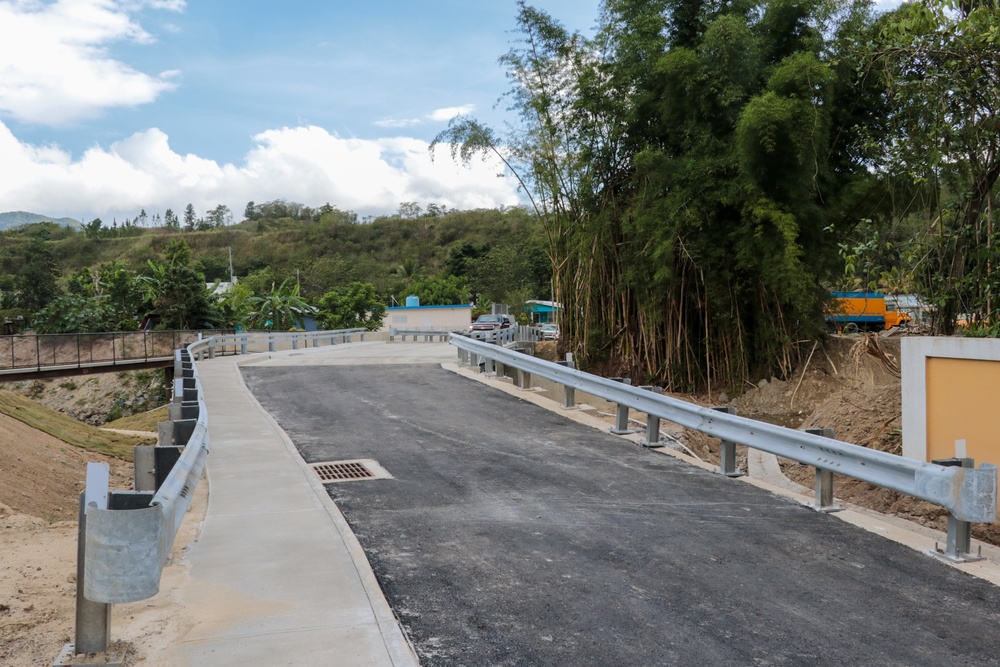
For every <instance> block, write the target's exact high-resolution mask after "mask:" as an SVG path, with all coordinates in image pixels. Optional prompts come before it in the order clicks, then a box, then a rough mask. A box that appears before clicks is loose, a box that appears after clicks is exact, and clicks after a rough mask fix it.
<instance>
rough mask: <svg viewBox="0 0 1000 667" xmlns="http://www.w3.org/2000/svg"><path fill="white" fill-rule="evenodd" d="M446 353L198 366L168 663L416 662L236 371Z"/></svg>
mask: <svg viewBox="0 0 1000 667" xmlns="http://www.w3.org/2000/svg"><path fill="white" fill-rule="evenodd" d="M366 348H368V349H366ZM453 356H454V350H453V349H452V348H451V346H448V345H412V346H391V347H390V346H387V345H385V344H384V343H357V344H349V345H337V346H331V347H326V348H319V349H314V350H310V351H308V353H303V352H296V351H288V352H277V353H268V354H256V355H248V356H237V357H219V358H216V359H214V360H210V361H202V362H199V363H198V373H199V376H200V377H201V382H202V386H203V388H204V390H205V396H206V401H207V405H208V420H209V433H210V443H211V451H210V454H209V457H208V464H207V476H208V486H209V502H208V511H207V515H206V518H205V522H204V527H203V530H202V533H201V536H200V537H199V539H198V541H197V542H195V543H194V544H193V545H192V547H191V549H190V551H189V552H188V554H187V556H186V559H185V560H186V563H187V566H188V572H189V577H188V580H187V583H186V584H185V585H184V586H183V587H182V589H181V590H179V591H177V595H178V597H179V598H181V600H182V602H183V607H184V609H185V610H188V611H189V612H190V621H191V630H189V631H188V633H187V634H186V635H185V636H184V637H183V638H182V639H181V641H180V642H178V643H177V644H175V646H174V647H173V648H172V649H171V651H170V653H169V655H168V656H167V661H166V664H169V665H171V666H182V665H191V666H195V665H198V666H200V667H204V666H212V667H221V666H227V665H233V666H236V665H240V666H246V665H269V666H273V665H306V664H324V665H344V666H369V665H370V666H379V667H381V666H391V667H399V666H409V665H417V664H419V663H418V660H417V658H416V656H415V654H414V652H413V650H412V648H411V646H410V644H409V642H408V641H407V639H406V637H405V636H404V634H403V632H402V630H401V629H400V627H399V624H398V623H397V622H396V619H395V617H394V615H393V613H392V610H391V609H390V608H389V605H388V604H387V603H386V601H385V598H384V597H383V595H382V591H381V589H380V588H379V586H378V583H377V581H376V580H375V576H374V574H373V573H372V571H371V568H370V566H369V564H368V560H367V559H366V557H365V554H364V552H363V551H362V549H361V546H360V545H359V544H358V542H357V539H356V538H355V536H354V534H353V533H352V532H351V530H350V527H349V526H348V525H347V523H346V521H345V520H344V517H343V516H342V514H341V513H340V511H339V510H338V509H337V507H336V505H335V504H334V503H333V501H332V500H330V498H329V496H328V495H327V493H326V491H325V489H324V488H323V485H322V484H321V483H320V482H319V480H318V478H317V477H316V475H315V474H314V473H313V472H312V470H311V469H310V468H309V467H308V466H307V465H306V464H305V462H303V461H302V459H301V458H300V457H299V455H298V453H297V452H296V451H295V448H294V446H293V445H292V443H291V442H290V441H289V440H288V438H287V436H286V435H285V433H284V432H283V431H282V430H281V429H280V428H279V427H278V426H277V424H275V422H274V421H273V420H272V419H271V418H270V417H269V416H268V415H267V413H265V412H264V410H263V409H262V408H261V407H260V405H259V404H258V403H257V401H256V400H255V399H254V398H253V396H252V395H251V394H250V392H249V391H248V390H247V388H246V386H245V385H244V383H243V380H242V377H241V375H240V371H239V368H238V364H245V363H261V364H268V365H271V364H274V365H296V364H299V363H303V364H309V365H323V364H328V363H330V364H341V363H349V364H364V363H408V364H413V363H421V362H425V363H433V364H440V363H441V362H442V361H443V360H445V359H448V360H450V359H451V358H452V357H453ZM366 359H367V361H366ZM331 428H335V425H331Z"/></svg>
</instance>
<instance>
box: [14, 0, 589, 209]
mask: <svg viewBox="0 0 1000 667" xmlns="http://www.w3.org/2000/svg"><path fill="white" fill-rule="evenodd" d="M532 4H533V5H534V6H536V7H539V8H541V9H543V10H545V11H547V12H549V13H550V14H552V15H553V16H554V17H556V18H557V19H559V20H560V21H561V22H563V23H564V24H565V25H566V26H567V27H568V28H570V29H572V30H581V31H583V32H587V33H589V32H590V30H591V28H592V26H593V24H594V23H595V21H596V18H597V12H598V5H599V2H598V0H537V1H536V2H533V3H532ZM516 11H517V7H516V4H515V2H514V1H513V0H509V1H508V0H489V1H487V2H470V1H468V0H465V1H460V0H422V1H421V2H412V1H411V2H402V1H397V0H369V1H368V2H350V3H348V2H330V1H328V0H327V1H325V2H321V1H311V0H308V1H307V0H285V1H284V2H277V1H275V0H240V1H239V2H237V1H235V0H188V1H187V2H185V1H184V0H47V1H46V0H0V63H3V64H6V65H8V66H7V67H4V66H0V156H2V157H0V211H4V210H32V211H35V212H39V213H45V214H49V215H60V216H61V215H69V216H72V217H76V218H85V219H90V218H91V217H94V216H102V217H111V216H118V217H123V216H125V215H135V214H136V213H137V212H138V210H139V208H144V209H146V210H147V212H148V213H150V214H153V213H156V212H162V211H163V210H164V209H165V208H168V207H169V208H173V209H174V210H175V211H179V210H181V209H183V207H184V206H185V205H186V204H187V203H188V202H189V201H190V202H193V203H194V204H195V207H196V208H197V209H199V210H207V209H208V208H212V207H214V206H215V205H216V204H218V203H225V204H227V205H229V206H230V207H231V208H233V210H234V211H236V212H237V214H238V213H242V210H243V205H244V204H245V203H246V201H247V200H249V199H254V200H255V201H258V202H261V201H266V200H268V199H274V198H277V197H284V198H287V199H291V200H294V201H299V202H302V203H305V204H308V205H319V204H322V203H324V202H326V201H330V202H331V203H333V204H335V205H338V206H341V207H342V208H349V209H352V210H356V211H358V212H359V213H361V214H363V215H364V214H376V213H384V212H393V211H395V210H396V208H397V207H398V204H399V202H401V201H417V202H418V203H420V204H422V205H426V204H427V203H430V202H431V201H433V202H435V203H439V204H444V205H447V206H449V207H452V208H473V207H476V206H493V205H499V204H513V203H517V202H518V196H517V194H516V192H515V189H514V185H513V184H512V183H509V180H510V179H497V178H496V172H497V171H498V169H497V167H496V166H495V165H479V166H478V167H477V168H476V169H473V170H472V171H468V170H459V169H458V168H457V167H455V166H454V165H451V164H442V163H448V162H450V159H447V158H445V156H444V155H442V156H441V158H440V159H438V160H437V161H435V162H434V163H431V162H430V161H429V160H428V159H426V144H427V143H428V142H429V141H430V140H431V139H432V138H433V137H434V135H435V134H436V133H437V132H439V131H440V130H442V129H444V128H445V127H446V125H447V122H448V119H449V118H450V117H451V116H453V115H455V113H457V112H458V111H465V112H469V113H471V114H472V115H474V116H476V117H478V118H480V119H482V120H485V121H487V122H490V123H493V124H500V123H501V122H502V121H503V118H504V117H505V112H503V111H502V110H495V109H494V105H495V103H496V102H497V100H498V98H499V97H500V96H501V95H502V94H503V93H504V92H505V91H506V90H507V88H508V83H507V81H506V79H505V76H504V72H503V71H502V69H501V68H500V66H499V65H498V64H497V59H498V57H499V56H500V55H501V54H503V53H504V52H505V51H507V50H508V48H510V40H511V39H512V38H513V35H512V34H511V30H512V29H513V28H514V25H515V17H516ZM5 44H6V47H5V46H4V45H5ZM10 65H12V66H10ZM460 172H462V173H460Z"/></svg>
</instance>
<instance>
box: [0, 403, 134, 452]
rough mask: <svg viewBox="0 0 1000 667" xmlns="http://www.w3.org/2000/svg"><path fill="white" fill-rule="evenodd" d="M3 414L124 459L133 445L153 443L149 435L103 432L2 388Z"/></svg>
mask: <svg viewBox="0 0 1000 667" xmlns="http://www.w3.org/2000/svg"><path fill="white" fill-rule="evenodd" d="M0 413H3V414H5V415H8V416H10V417H13V418H14V419H16V420H18V421H22V422H24V423H25V424H27V425H28V426H31V427H32V428H36V429H38V430H39V431H43V432H45V433H48V434H49V435H51V436H53V437H55V438H58V439H60V440H62V441H63V442H66V443H69V444H71V445H76V446H77V447H81V448H83V449H86V450H89V451H93V452H99V453H101V454H107V455H108V456H114V457H116V458H119V459H122V460H125V461H131V460H132V447H134V446H135V445H142V444H150V439H149V438H138V437H135V436H131V435H120V434H118V433H109V432H108V431H102V430H101V429H99V428H97V427H96V426H91V425H90V424H84V423H83V422H81V421H77V420H75V419H73V418H72V417H68V416H66V415H64V414H62V413H61V412H56V411H55V410H50V409H49V408H46V407H44V406H41V405H39V404H38V403H35V402H34V401H32V400H30V399H28V398H25V397H24V396H21V395H19V394H15V393H14V392H11V391H5V390H0Z"/></svg>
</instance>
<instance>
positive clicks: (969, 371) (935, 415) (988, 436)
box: [926, 357, 1000, 465]
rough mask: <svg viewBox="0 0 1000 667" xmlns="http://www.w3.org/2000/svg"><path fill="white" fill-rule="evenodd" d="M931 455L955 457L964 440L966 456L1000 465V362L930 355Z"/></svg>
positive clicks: (928, 402)
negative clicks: (999, 394)
mask: <svg viewBox="0 0 1000 667" xmlns="http://www.w3.org/2000/svg"><path fill="white" fill-rule="evenodd" d="M926 365H927V371H926V378H927V399H926V400H927V458H928V460H930V459H943V458H948V457H949V456H955V441H956V440H965V446H966V456H971V457H972V458H974V459H975V460H976V463H977V464H979V463H996V464H998V465H1000V410H998V409H997V401H996V397H997V394H996V392H997V388H998V387H1000V361H987V360H978V359H948V358H936V357H928V358H927V360H926Z"/></svg>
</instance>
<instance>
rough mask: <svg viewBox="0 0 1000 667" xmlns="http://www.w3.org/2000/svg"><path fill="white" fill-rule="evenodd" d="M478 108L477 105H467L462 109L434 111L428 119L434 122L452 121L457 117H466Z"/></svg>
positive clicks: (449, 108)
mask: <svg viewBox="0 0 1000 667" xmlns="http://www.w3.org/2000/svg"><path fill="white" fill-rule="evenodd" d="M475 108H476V105H475V104H465V105H462V106H460V107H445V108H444V109H437V110H435V111H432V112H431V113H430V115H428V116H427V117H428V118H430V119H431V120H433V121H443V120H451V119H452V118H454V117H455V116H464V115H466V114H469V113H472V112H473V111H474V110H475Z"/></svg>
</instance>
